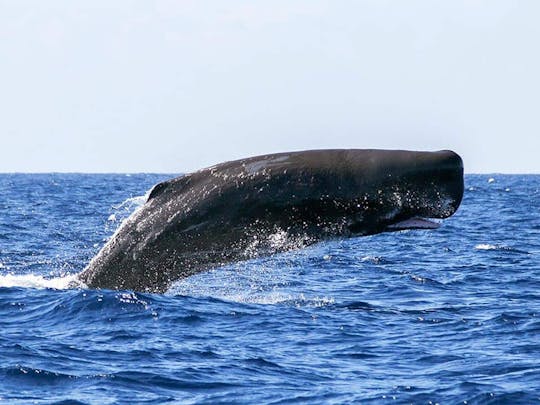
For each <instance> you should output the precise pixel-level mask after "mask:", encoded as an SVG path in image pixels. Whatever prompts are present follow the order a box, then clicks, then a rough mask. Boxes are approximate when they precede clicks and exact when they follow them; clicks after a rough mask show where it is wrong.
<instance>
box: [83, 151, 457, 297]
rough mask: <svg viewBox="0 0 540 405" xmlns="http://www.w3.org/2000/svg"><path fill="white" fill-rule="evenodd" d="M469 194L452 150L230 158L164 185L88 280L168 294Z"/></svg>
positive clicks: (441, 212)
mask: <svg viewBox="0 0 540 405" xmlns="http://www.w3.org/2000/svg"><path fill="white" fill-rule="evenodd" d="M462 196H463V163H462V160H461V158H460V157H459V156H458V155H457V154H455V153H454V152H451V151H439V152H411V151H387V150H357V149H351V150H314V151H304V152H291V153H280V154H273V155H264V156H257V157H252V158H248V159H242V160H237V161H233V162H226V163H222V164H219V165H216V166H213V167H209V168H206V169H203V170H200V171H198V172H195V173H191V174H188V175H185V176H182V177H178V178H175V179H172V180H168V181H165V182H163V183H160V184H158V185H156V186H155V187H154V188H153V190H152V192H151V193H150V195H149V197H148V201H147V202H146V203H145V204H144V206H143V207H142V208H140V209H139V210H138V211H136V212H135V213H134V214H133V215H132V216H131V217H130V218H129V219H128V220H127V221H126V222H125V223H124V224H123V225H122V226H121V228H120V229H119V230H118V231H117V232H116V233H115V235H113V237H112V238H111V240H110V241H109V242H108V243H107V244H106V245H105V246H104V248H103V249H102V250H101V251H100V252H99V253H98V255H97V256H96V257H95V258H94V259H92V261H91V262H90V263H89V265H88V267H87V268H86V269H85V270H84V271H83V272H82V273H81V275H80V276H79V279H80V280H81V281H82V282H83V283H85V284H86V285H87V286H88V287H91V288H107V289H129V290H136V291H148V292H164V291H166V289H167V288H168V287H169V286H170V284H171V283H172V282H173V281H175V280H178V279H180V278H184V277H188V276H190V275H193V274H195V273H198V272H201V271H204V270H207V269H210V268H213V267H217V266H220V265H223V264H226V263H230V262H233V261H239V260H245V259H249V258H251V257H254V256H257V255H267V254H273V253H277V252H282V251H286V250H291V249H296V248H300V247H303V246H307V245H309V244H312V243H315V242H317V241H320V240H323V239H329V238H337V237H350V236H354V235H370V234H375V233H379V232H384V231H387V230H390V228H391V227H392V225H393V224H396V223H399V222H401V221H404V220H407V219H409V218H414V217H427V218H447V217H449V216H450V215H452V214H453V213H454V212H455V211H456V210H457V208H458V207H459V204H460V202H461V199H462ZM389 227H390V228H389Z"/></svg>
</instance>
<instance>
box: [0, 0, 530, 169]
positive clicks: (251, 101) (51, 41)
mask: <svg viewBox="0 0 540 405" xmlns="http://www.w3.org/2000/svg"><path fill="white" fill-rule="evenodd" d="M539 21H540V1H537V0H530V1H526V0H520V1H513V0H507V1H498V0H485V1H481V0H463V1H459V0H448V1H435V0H426V1H411V0H408V1H402V0H394V1H384V0H372V1H367V0H350V1H345V0H327V1H324V0H298V1H295V0H257V1H256V0H250V1H248V0H226V1H224V0H214V1H212V0H193V1H191V0H176V1H150V0H141V1H123V0H114V1H112V0H105V1H101V0H88V1H84V2H83V1H73V0H66V1H55V0H48V1H42V0H36V1H24V0H0V140H1V143H0V146H1V158H0V172H14V171H18V172H50V171H60V172H169V173H172V172H174V173H179V172H187V171H191V170H195V169H198V168H201V167H205V166H209V165H212V164H214V163H218V162H221V161H226V160H231V159H236V158H240V157H246V156H250V155H256V154H264V153H271V152H281V151H289V150H303V149H320V148H385V149H415V150H437V149H453V150H455V151H456V152H458V153H460V154H461V155H462V157H463V159H464V161H465V170H466V172H469V173H478V172H506V173H512V172H514V173H515V172H518V173H526V172H536V173H540V158H538V155H539V153H540V108H539V107H540V23H539Z"/></svg>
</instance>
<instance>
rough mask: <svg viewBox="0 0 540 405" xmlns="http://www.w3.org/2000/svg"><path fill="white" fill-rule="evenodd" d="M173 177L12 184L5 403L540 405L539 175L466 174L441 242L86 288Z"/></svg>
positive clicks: (405, 239)
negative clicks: (75, 284)
mask: <svg viewBox="0 0 540 405" xmlns="http://www.w3.org/2000/svg"><path fill="white" fill-rule="evenodd" d="M172 176H173V175H163V174H160V175H156V174H133V175H127V174H126V175H124V174H110V175H108V174H104V175H101V174H100V175H97V174H2V175H0V190H1V191H2V194H1V195H0V402H2V403H9V404H17V403H19V404H28V403H37V404H42V403H43V404H45V403H46V404H49V403H58V404H113V403H152V404H154V403H171V404H172V403H207V404H216V403H227V404H229V403H248V404H260V403H265V404H290V403H316V404H319V403H325V404H326V403H329V404H342V403H368V404H369V403H377V404H378V403H382V404H385V403H390V404H401V403H403V404H408V403H414V404H435V403H440V404H457V403H462V404H500V403H508V404H519V403H522V404H531V403H540V237H539V236H540V176H535V175H499V174H496V175H466V176H465V195H464V200H463V203H462V205H461V207H460V209H459V211H458V212H457V213H456V214H455V215H454V216H453V217H451V218H449V219H447V220H445V221H444V223H443V225H442V226H441V228H439V229H437V230H432V231H424V230H422V231H403V232H396V233H385V234H379V235H374V236H368V237H358V238H352V239H347V240H335V241H329V242H323V243H319V244H316V245H313V246H310V247H308V248H306V249H303V250H298V251H294V252H289V253H285V254H280V255H275V256H272V257H266V258H257V259H253V260H250V261H246V262H241V263H236V264H233V265H229V266H226V267H223V268H219V269H215V270H212V271H209V272H206V273H202V274H199V275H197V276H194V277H191V278H188V279H185V280H181V281H179V282H177V283H176V284H175V285H174V286H173V287H171V288H170V289H169V291H168V292H167V293H166V294H162V295H160V294H142V293H135V292H131V291H107V290H88V289H80V288H69V287H70V285H72V284H70V281H71V280H72V279H73V278H74V276H75V275H76V274H77V273H78V272H80V271H81V270H82V269H83V268H84V267H85V265H86V264H87V263H88V261H89V260H90V259H91V258H92V257H93V256H94V255H95V254H96V253H97V251H98V250H99V249H100V247H101V246H102V245H103V244H104V243H105V241H106V240H107V238H109V237H110V236H111V235H112V233H113V232H114V231H115V229H116V228H117V227H118V226H119V224H120V223H121V221H122V220H123V219H125V218H126V217H127V216H129V214H130V213H131V212H133V210H135V209H136V208H137V207H138V206H140V204H142V203H143V202H144V195H145V193H146V192H147V191H148V190H149V189H150V188H151V186H152V185H153V184H155V183H157V182H159V181H161V180H164V179H167V178H170V177H172Z"/></svg>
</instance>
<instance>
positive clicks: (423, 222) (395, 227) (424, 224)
mask: <svg viewBox="0 0 540 405" xmlns="http://www.w3.org/2000/svg"><path fill="white" fill-rule="evenodd" d="M440 226H441V224H440V223H439V222H435V221H433V220H430V219H426V218H420V217H415V218H409V219H406V220H404V221H400V222H398V223H395V224H392V225H388V226H387V227H386V231H388V232H391V231H404V230H407V229H437V228H439V227H440Z"/></svg>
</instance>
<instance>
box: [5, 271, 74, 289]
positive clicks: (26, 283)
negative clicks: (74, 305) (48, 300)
mask: <svg viewBox="0 0 540 405" xmlns="http://www.w3.org/2000/svg"><path fill="white" fill-rule="evenodd" d="M2 287H4V288H11V287H23V288H37V289H44V288H49V289H55V290H65V289H69V288H77V287H82V285H81V283H80V281H78V280H77V275H76V274H69V275H66V276H61V277H54V278H45V277H43V276H40V275H36V274H4V275H0V288H2Z"/></svg>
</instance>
